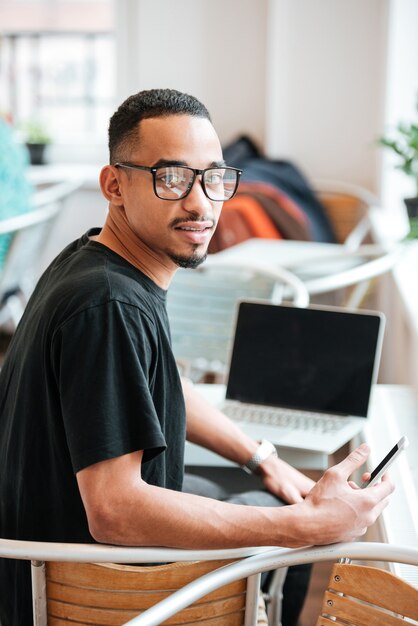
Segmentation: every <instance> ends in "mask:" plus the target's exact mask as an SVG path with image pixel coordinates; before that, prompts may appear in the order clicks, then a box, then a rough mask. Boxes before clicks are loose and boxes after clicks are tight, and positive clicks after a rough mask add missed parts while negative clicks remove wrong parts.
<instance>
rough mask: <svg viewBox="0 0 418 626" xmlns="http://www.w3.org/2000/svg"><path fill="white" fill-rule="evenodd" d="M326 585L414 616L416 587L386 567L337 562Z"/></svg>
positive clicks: (417, 606) (417, 596)
mask: <svg viewBox="0 0 418 626" xmlns="http://www.w3.org/2000/svg"><path fill="white" fill-rule="evenodd" d="M329 587H330V588H332V589H334V590H335V591H337V592H343V593H344V594H346V595H348V596H353V597H355V598H359V599H360V600H364V601H365V602H370V603H371V604H374V605H376V606H379V607H382V608H384V609H388V610H391V611H395V612H397V613H400V614H401V615H404V616H406V617H409V618H411V619H415V620H418V589H414V588H413V587H411V585H408V583H406V582H405V581H404V580H402V579H401V578H399V577H397V576H395V575H394V574H392V573H390V572H388V571H386V570H383V569H379V568H376V567H368V566H363V565H351V564H350V565H347V564H343V563H337V564H336V565H334V567H333V570H332V573H331V578H330V585H329Z"/></svg>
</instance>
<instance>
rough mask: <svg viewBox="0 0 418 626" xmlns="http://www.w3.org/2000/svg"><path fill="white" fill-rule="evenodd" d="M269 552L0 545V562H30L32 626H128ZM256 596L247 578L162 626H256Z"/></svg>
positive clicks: (255, 585)
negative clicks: (203, 581)
mask: <svg viewBox="0 0 418 626" xmlns="http://www.w3.org/2000/svg"><path fill="white" fill-rule="evenodd" d="M266 550H268V548H243V549H231V550H176V549H168V548H125V547H116V546H106V545H99V544H60V543H48V542H34V541H17V540H8V539H0V558H12V559H24V560H30V561H31V571H32V595H33V614H34V626H71V624H73V625H74V626H92V625H95V626H98V625H100V626H113V625H115V626H116V625H121V624H125V623H126V622H127V621H129V620H131V619H132V618H134V617H135V616H136V615H138V613H141V612H143V611H145V610H146V609H148V608H149V607H152V606H154V605H155V604H157V603H158V602H160V601H161V600H163V599H164V598H167V597H169V596H170V595H171V594H172V593H173V592H175V591H176V590H179V589H181V588H182V587H184V586H185V585H187V584H190V583H191V582H192V581H194V580H196V579H199V578H201V577H202V576H204V575H208V573H209V574H210V573H213V572H215V571H218V570H219V569H222V568H223V567H225V566H227V565H229V564H232V563H233V562H237V560H240V559H245V558H246V557H248V556H251V555H254V554H257V553H262V552H265V551H266ZM132 563H142V564H143V565H132ZM147 563H149V564H150V565H148V566H147V565H145V564H147ZM155 563H165V564H164V565H155ZM259 588H260V575H259V574H254V575H251V576H249V577H246V576H245V575H243V576H241V577H239V578H238V579H237V580H235V581H232V582H231V583H227V584H226V585H221V586H220V587H219V588H218V589H215V590H214V591H213V592H212V593H210V594H204V597H203V598H202V599H199V600H198V601H197V602H196V603H194V604H193V605H192V606H190V607H186V608H185V609H184V611H181V612H179V613H178V614H177V615H176V616H175V617H173V618H171V619H169V620H168V622H165V623H167V624H171V625H174V624H199V626H221V625H222V626H242V625H243V624H245V626H251V625H253V624H257V623H258V621H257V620H258V615H259V607H258V604H259V603H258V600H259ZM0 592H1V590H0ZM261 623H263V622H260V624H261Z"/></svg>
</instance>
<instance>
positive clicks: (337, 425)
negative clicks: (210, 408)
mask: <svg viewBox="0 0 418 626" xmlns="http://www.w3.org/2000/svg"><path fill="white" fill-rule="evenodd" d="M222 411H223V413H225V415H227V416H228V417H230V418H231V419H232V420H234V421H237V422H249V423H251V424H263V425H266V426H277V427H281V428H289V429H292V430H303V431H308V432H309V431H310V432H313V433H316V434H320V433H332V432H336V431H338V430H340V429H341V428H343V427H344V426H345V425H346V419H345V418H344V417H337V416H335V417H334V416H332V415H331V416H329V415H324V414H323V413H312V412H306V411H297V410H294V409H284V408H277V407H274V408H271V407H267V406H260V405H258V404H245V405H243V404H234V403H227V404H225V405H224V406H223V407H222Z"/></svg>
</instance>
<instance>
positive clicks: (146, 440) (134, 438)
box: [51, 301, 166, 473]
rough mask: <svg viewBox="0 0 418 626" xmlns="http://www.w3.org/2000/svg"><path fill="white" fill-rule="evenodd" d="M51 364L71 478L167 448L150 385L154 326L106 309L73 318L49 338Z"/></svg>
mask: <svg viewBox="0 0 418 626" xmlns="http://www.w3.org/2000/svg"><path fill="white" fill-rule="evenodd" d="M52 346H53V347H52V352H53V353H52V355H51V356H52V362H53V367H54V372H55V376H56V380H57V385H58V393H59V396H60V401H61V412H62V416H63V422H64V428H65V433H66V437H67V442H68V448H69V453H70V456H71V462H72V465H73V470H74V472H75V473H76V472H78V471H79V470H81V469H83V468H84V467H87V466H89V465H92V464H94V463H97V462H99V461H103V460H107V459H110V458H114V457H117V456H121V455H123V454H128V453H130V452H134V451H136V450H145V455H144V461H146V460H150V459H151V458H153V457H154V456H156V455H157V454H159V453H160V452H162V451H163V450H164V449H165V448H166V442H165V438H164V435H163V432H162V428H161V424H160V422H159V418H158V415H157V412H156V409H155V405H154V402H153V398H152V394H151V390H150V380H152V379H153V367H154V363H153V362H154V359H155V353H154V350H155V349H156V340H155V329H154V327H153V323H152V320H150V319H149V318H148V316H147V315H146V314H145V313H144V312H143V311H141V310H140V309H139V308H138V307H135V306H132V305H128V304H124V303H120V302H117V301H116V302H115V301H111V302H108V303H105V304H101V305H99V306H95V307H91V308H89V309H87V310H84V311H82V312H81V313H78V314H76V315H74V316H73V317H72V318H71V319H70V320H68V321H66V322H65V323H64V324H63V325H62V326H61V327H60V328H59V329H58V331H57V332H56V333H55V336H54V340H53V343H52Z"/></svg>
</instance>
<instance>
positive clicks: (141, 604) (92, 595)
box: [47, 580, 246, 610]
mask: <svg viewBox="0 0 418 626" xmlns="http://www.w3.org/2000/svg"><path fill="white" fill-rule="evenodd" d="M245 590H246V581H245V580H239V581H237V582H235V583H231V584H230V585H228V586H227V587H221V588H220V589H217V590H216V591H213V592H212V593H210V594H208V595H207V596H205V597H204V598H202V599H201V600H198V601H197V602H196V604H203V603H204V602H205V601H207V600H215V599H222V598H226V597H232V596H238V595H240V594H245ZM169 593H171V591H159V590H158V591H149V590H142V589H140V588H138V589H135V590H131V591H116V590H113V591H111V590H108V591H103V590H101V589H91V588H90V589H85V588H83V587H74V586H72V585H62V584H60V583H55V582H48V583H47V595H48V598H49V599H50V600H56V601H61V602H67V603H72V602H74V601H75V600H76V601H77V603H78V604H80V605H81V606H92V607H102V608H126V609H138V610H145V609H147V608H149V607H150V606H153V605H154V604H157V602H161V600H163V599H164V598H166V597H167V596H168V595H169Z"/></svg>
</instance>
